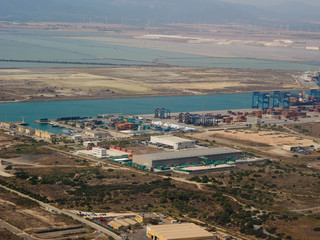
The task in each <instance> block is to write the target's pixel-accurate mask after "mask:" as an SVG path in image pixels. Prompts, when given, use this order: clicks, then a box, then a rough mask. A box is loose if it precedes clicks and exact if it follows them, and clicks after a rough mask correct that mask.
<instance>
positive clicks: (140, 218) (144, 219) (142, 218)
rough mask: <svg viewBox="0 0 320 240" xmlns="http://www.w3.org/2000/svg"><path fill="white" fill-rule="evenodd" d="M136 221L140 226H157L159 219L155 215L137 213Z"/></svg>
mask: <svg viewBox="0 0 320 240" xmlns="http://www.w3.org/2000/svg"><path fill="white" fill-rule="evenodd" d="M136 221H137V222H138V223H140V224H141V223H143V224H158V223H159V222H160V217H159V216H158V215H157V214H155V213H139V214H137V215H136Z"/></svg>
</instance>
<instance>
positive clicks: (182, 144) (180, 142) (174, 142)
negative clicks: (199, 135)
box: [150, 135, 195, 150]
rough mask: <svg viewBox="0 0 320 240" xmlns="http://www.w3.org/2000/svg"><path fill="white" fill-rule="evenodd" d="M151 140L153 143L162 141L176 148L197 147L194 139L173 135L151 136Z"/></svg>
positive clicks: (161, 142)
mask: <svg viewBox="0 0 320 240" xmlns="http://www.w3.org/2000/svg"><path fill="white" fill-rule="evenodd" d="M150 141H151V142H152V143H160V144H164V145H168V146H171V147H173V149H176V150H178V149H184V148H194V147H195V142H194V141H192V140H188V139H184V138H180V137H175V136H171V135H161V136H151V139H150Z"/></svg>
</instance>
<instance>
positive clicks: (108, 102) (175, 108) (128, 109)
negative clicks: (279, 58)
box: [0, 94, 251, 131]
mask: <svg viewBox="0 0 320 240" xmlns="http://www.w3.org/2000/svg"><path fill="white" fill-rule="evenodd" d="M158 107H165V108H167V109H170V110H171V112H192V111H210V110H223V109H243V108H250V107H251V94H223V95H205V96H178V97H149V98H123V99H103V100H78V101H52V102H21V103H2V104H0V121H8V122H9V121H21V120H22V117H24V119H25V121H26V122H28V123H30V126H32V127H34V128H37V129H43V130H50V131H55V129H54V128H51V126H46V125H40V124H37V123H34V120H39V119H41V118H49V119H55V118H57V117H66V116H80V117H90V116H91V117H93V116H96V115H97V114H103V113H124V114H133V115H135V114H151V113H153V112H154V109H155V108H158ZM56 131H58V130H56Z"/></svg>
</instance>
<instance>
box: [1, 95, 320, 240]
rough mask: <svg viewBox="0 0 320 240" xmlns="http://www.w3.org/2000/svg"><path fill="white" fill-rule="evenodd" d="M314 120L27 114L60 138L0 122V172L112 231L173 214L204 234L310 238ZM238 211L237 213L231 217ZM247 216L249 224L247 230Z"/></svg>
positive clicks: (266, 112)
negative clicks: (40, 116) (45, 116)
mask: <svg viewBox="0 0 320 240" xmlns="http://www.w3.org/2000/svg"><path fill="white" fill-rule="evenodd" d="M316 94H317V91H316ZM274 96H276V97H277V96H278V95H274ZM274 96H272V97H273V98H274ZM316 96H317V95H316ZM259 97H261V98H263V97H265V96H264V95H259ZM288 98H289V95H288V97H286V96H284V95H283V97H282V98H281V99H280V100H279V101H280V102H279V105H281V106H282V105H283V104H284V103H285V104H286V103H287V101H288ZM293 98H294V96H293V95H290V99H293ZM308 99H309V100H308V101H310V102H312V103H314V102H315V99H316V97H314V98H309V97H308ZM298 101H304V100H303V98H302V97H301V98H300V99H298ZM292 102H293V101H290V104H293V103H292ZM254 103H255V100H254V97H253V105H254ZM275 103H276V102H275V101H269V105H273V104H275ZM288 103H289V101H288ZM318 119H319V107H318V106H317V105H314V104H310V105H305V106H301V105H299V104H298V106H292V105H290V107H289V108H286V105H285V106H284V107H272V106H269V107H268V108H267V109H243V110H222V111H210V112H193V113H192V112H191V113H173V112H171V111H170V110H169V109H165V108H156V109H155V111H154V114H152V115H125V114H103V113H101V114H98V115H97V116H96V117H90V118H82V117H63V116H62V117H59V118H57V119H53V120H52V119H40V120H38V121H37V122H39V124H40V123H41V124H47V125H50V124H51V125H52V128H60V129H61V134H50V133H47V134H43V133H41V132H38V133H37V131H34V132H32V131H31V130H28V131H27V130H26V129H29V128H28V126H21V125H19V122H17V123H1V128H2V131H3V132H2V133H1V144H2V150H1V152H0V154H1V155H0V157H1V159H2V160H1V164H2V168H1V172H2V177H1V178H0V179H1V181H2V183H4V184H6V185H7V186H8V185H9V186H15V187H17V188H23V189H25V190H26V191H27V192H28V193H30V194H32V193H37V194H39V193H40V194H39V196H38V195H37V197H43V199H45V201H48V202H49V203H50V204H54V205H55V206H58V207H59V208H63V209H68V212H70V214H77V215H78V216H79V217H81V219H90V220H91V221H93V222H94V224H96V225H95V226H102V227H103V228H104V229H106V231H111V232H112V233H114V234H116V235H117V234H118V236H120V237H122V238H126V237H129V238H132V239H139V240H140V239H143V238H144V237H145V236H146V235H147V236H149V237H150V236H156V235H157V234H162V233H161V231H162V230H161V229H162V228H161V227H160V226H164V228H165V229H166V227H165V226H166V224H170V226H169V225H168V226H167V228H169V227H170V228H171V227H172V228H173V229H175V228H176V227H175V226H174V224H176V223H170V222H167V220H166V219H167V218H169V219H171V218H172V219H174V220H177V221H180V222H190V221H191V222H193V221H194V220H195V219H196V220H197V221H200V222H201V224H203V225H205V226H206V230H209V232H211V233H208V234H212V236H213V239H227V237H228V236H230V235H231V236H234V237H236V238H238V239H243V238H242V237H243V235H241V234H245V235H250V236H252V239H259V237H258V236H264V237H267V236H268V237H269V238H271V236H272V235H275V234H277V235H278V236H281V237H286V238H290V237H291V238H292V239H304V236H305V235H304V234H307V235H308V239H317V238H318V237H319V234H318V232H317V231H316V230H314V229H317V226H318V220H317V219H318V215H319V211H320V209H319V207H318V206H319V194H320V193H319V192H318V190H317V189H319V188H318V181H317V179H318V178H319V173H318V171H319V168H320V164H319V162H318V161H319V160H318V159H319V158H320V155H319V153H320V146H319V145H318V138H317V137H318V135H317V133H318V131H317V129H318V128H319V126H320V125H319V124H318V123H317V122H318V121H319V120H318ZM313 130H314V131H313ZM311 133H313V134H311ZM8 134H9V135H8ZM13 138H14V139H16V140H19V141H20V142H21V143H24V146H25V147H22V145H21V144H19V141H17V142H15V143H14V144H13V143H12V142H11V140H12V139H13ZM33 139H35V140H36V141H35V140H33ZM27 146H28V147H27ZM4 147H5V148H4ZM284 179H285V181H284ZM101 193H103V194H101ZM141 199H144V201H143V203H142V202H141ZM201 199H202V200H201ZM288 199H290V200H288ZM88 212H90V213H88ZM150 212H153V213H154V214H156V216H158V217H159V219H163V221H164V223H161V224H160V225H155V226H156V227H153V226H154V225H152V224H151V225H150V224H149V223H148V224H146V225H147V226H145V225H142V224H141V223H139V220H138V218H137V216H138V215H139V214H147V213H150ZM112 214H114V216H113V215H112ZM126 214H127V215H126ZM225 214H227V215H225ZM163 215H164V216H165V217H164V218H163V217H162V216H163ZM242 215H246V216H247V218H246V220H243V222H237V221H239V220H237V219H243V217H242ZM249 215H250V217H248V216H249ZM158 217H157V218H158ZM161 221H162V220H161ZM197 221H196V223H197ZM251 222H254V223H255V225H258V227H259V228H257V229H258V230H252V229H251V228H250V227H248V226H249V224H250V223H251ZM288 222H290V223H292V224H294V225H296V226H299V227H297V228H288V227H287V225H286V224H287V223H288ZM198 223H199V222H198ZM185 224H188V223H185ZM157 226H159V229H158V228H157ZM177 226H178V225H177ZM212 229H215V231H212ZM259 229H260V230H259ZM174 232H175V230H172V234H174ZM178 232H179V231H178ZM199 233H200V230H199ZM36 234H38V233H36ZM41 234H42V233H41ZM206 234H207V233H206ZM210 236H211V235H210ZM294 236H296V237H294ZM167 237H168V238H169V239H170V237H172V236H171V235H170V234H169V235H168V236H167ZM146 239H147V238H146ZM250 239H251V238H250Z"/></svg>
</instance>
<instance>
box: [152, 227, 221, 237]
mask: <svg viewBox="0 0 320 240" xmlns="http://www.w3.org/2000/svg"><path fill="white" fill-rule="evenodd" d="M147 237H148V238H150V239H152V240H211V239H215V236H214V235H213V234H212V233H210V232H208V231H206V230H204V229H203V228H201V227H199V226H197V225H195V224H194V223H180V224H164V225H152V226H147Z"/></svg>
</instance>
